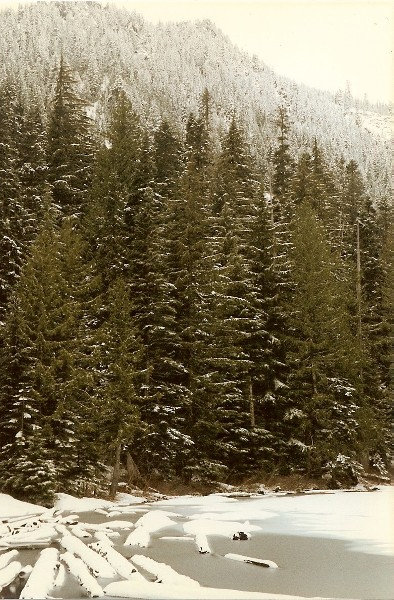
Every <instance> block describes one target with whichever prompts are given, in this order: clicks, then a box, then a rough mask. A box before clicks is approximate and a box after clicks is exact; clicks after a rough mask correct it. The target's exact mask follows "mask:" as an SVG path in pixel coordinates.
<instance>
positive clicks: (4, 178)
mask: <svg viewBox="0 0 394 600" xmlns="http://www.w3.org/2000/svg"><path fill="white" fill-rule="evenodd" d="M18 103H19V100H18V94H17V90H16V87H15V85H14V84H13V83H12V82H10V81H6V82H5V83H4V84H3V85H2V87H1V88H0V107H1V110H0V214H1V222H0V323H2V322H3V321H4V318H5V314H6V310H7V304H8V301H9V298H10V295H11V292H12V290H13V288H14V286H15V284H16V281H17V279H18V274H19V269H20V265H21V259H22V253H23V227H24V222H25V218H24V217H25V214H24V210H23V203H22V190H21V182H20V179H19V176H18V175H19V174H18V160H19V157H18V139H19V135H20V119H19V114H18V112H19V111H18Z"/></svg>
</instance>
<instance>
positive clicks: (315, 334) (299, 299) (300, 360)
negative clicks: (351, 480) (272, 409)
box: [284, 203, 360, 475]
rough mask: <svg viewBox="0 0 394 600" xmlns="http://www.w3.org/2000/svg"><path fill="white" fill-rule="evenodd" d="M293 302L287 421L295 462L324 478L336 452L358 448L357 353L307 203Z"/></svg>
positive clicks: (295, 259) (300, 220)
mask: <svg viewBox="0 0 394 600" xmlns="http://www.w3.org/2000/svg"><path fill="white" fill-rule="evenodd" d="M291 257H292V264H293V278H294V282H295V286H296V287H295V292H294V297H293V299H292V302H291V306H290V309H289V313H290V315H291V316H290V319H289V323H290V327H291V329H290V331H291V338H292V339H291V341H290V352H289V359H290V361H291V362H290V364H291V371H290V374H289V378H288V386H289V388H288V398H289V405H288V409H287V411H286V414H285V418H284V423H285V424H287V435H288V436H289V438H288V443H289V449H290V454H289V456H291V457H292V458H291V460H292V462H293V464H294V462H296V461H297V456H298V460H299V463H298V466H301V467H302V468H303V469H305V470H306V472H307V473H308V474H310V475H319V474H321V472H322V469H323V468H324V466H325V465H326V464H327V463H328V462H329V461H330V460H335V459H336V457H337V455H338V454H342V455H346V456H348V457H350V459H353V460H354V459H355V458H356V456H357V454H356V451H359V449H360V448H359V446H358V441H359V440H360V431H359V423H358V421H357V414H358V402H359V392H360V390H359V389H358V385H357V372H358V364H357V362H358V361H360V354H359V352H358V349H357V342H356V340H355V338H354V335H352V331H351V321H350V315H349V314H348V312H347V304H346V302H347V298H348V297H349V290H347V289H346V288H345V287H344V286H343V284H342V283H341V281H339V280H338V279H337V277H336V272H337V270H338V265H337V260H338V259H337V258H335V256H334V255H333V254H332V253H331V252H330V249H329V247H328V243H327V239H326V237H325V234H324V229H323V227H322V225H321V224H320V223H319V221H318V219H317V218H316V215H315V213H314V211H313V209H312V208H311V206H310V204H309V203H305V204H302V205H301V206H300V208H299V209H298V210H297V214H296V220H295V223H294V229H293V250H292V252H291Z"/></svg>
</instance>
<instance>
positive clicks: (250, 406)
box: [248, 376, 256, 427]
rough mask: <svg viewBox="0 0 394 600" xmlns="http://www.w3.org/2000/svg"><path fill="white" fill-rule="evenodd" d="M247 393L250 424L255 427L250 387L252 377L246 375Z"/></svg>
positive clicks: (251, 389)
mask: <svg viewBox="0 0 394 600" xmlns="http://www.w3.org/2000/svg"><path fill="white" fill-rule="evenodd" d="M248 395H249V410H250V426H251V427H255V425H256V419H255V414H254V397H253V388H252V379H251V377H250V376H249V377H248Z"/></svg>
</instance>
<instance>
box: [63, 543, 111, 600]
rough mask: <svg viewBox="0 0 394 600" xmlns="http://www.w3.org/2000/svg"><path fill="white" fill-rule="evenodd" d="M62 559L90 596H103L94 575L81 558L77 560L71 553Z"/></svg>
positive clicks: (64, 555)
mask: <svg viewBox="0 0 394 600" xmlns="http://www.w3.org/2000/svg"><path fill="white" fill-rule="evenodd" d="M60 558H61V560H62V561H63V562H64V563H65V564H66V565H67V566H68V568H69V570H70V572H71V573H72V574H73V575H74V577H75V578H76V579H77V580H78V581H79V583H80V584H81V586H82V587H83V589H84V590H85V591H86V593H87V594H88V596H90V597H91V598H100V597H101V596H103V590H102V588H101V586H100V585H99V584H98V583H97V581H96V579H95V578H94V577H93V575H91V574H90V573H89V571H88V568H87V566H86V565H85V563H84V562H83V561H82V560H81V559H80V558H77V557H76V556H74V555H73V554H71V552H65V553H64V554H62V555H61V557H60Z"/></svg>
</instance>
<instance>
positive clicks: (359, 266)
mask: <svg viewBox="0 0 394 600" xmlns="http://www.w3.org/2000/svg"><path fill="white" fill-rule="evenodd" d="M356 226H357V282H356V294H357V321H358V338H359V340H360V344H361V339H362V326H361V254H360V221H359V220H358V219H357V224H356Z"/></svg>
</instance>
